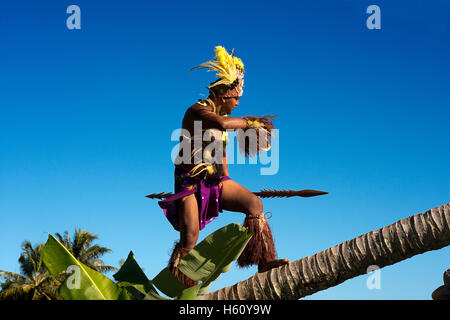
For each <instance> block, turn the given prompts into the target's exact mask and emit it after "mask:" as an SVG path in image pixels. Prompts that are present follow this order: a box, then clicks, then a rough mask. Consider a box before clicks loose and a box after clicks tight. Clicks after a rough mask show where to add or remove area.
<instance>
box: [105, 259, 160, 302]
mask: <svg viewBox="0 0 450 320" xmlns="http://www.w3.org/2000/svg"><path fill="white" fill-rule="evenodd" d="M113 277H114V279H116V280H117V281H121V282H120V283H119V285H121V286H123V287H124V288H125V289H126V290H127V291H128V292H129V293H130V294H131V297H132V299H133V300H138V299H145V298H146V296H147V295H148V297H147V298H152V299H151V300H168V299H166V298H164V297H162V296H160V295H159V294H158V291H156V289H155V287H154V286H153V284H152V282H151V281H150V280H148V278H147V276H146V275H145V273H144V271H143V270H142V268H141V267H140V266H139V264H138V263H137V261H136V260H135V259H134V254H133V251H130V253H129V254H128V257H127V260H125V262H124V263H123V265H122V267H121V268H120V270H119V271H117V272H116V273H115V274H114V275H113ZM164 293H165V292H164ZM147 300H148V299H147Z"/></svg>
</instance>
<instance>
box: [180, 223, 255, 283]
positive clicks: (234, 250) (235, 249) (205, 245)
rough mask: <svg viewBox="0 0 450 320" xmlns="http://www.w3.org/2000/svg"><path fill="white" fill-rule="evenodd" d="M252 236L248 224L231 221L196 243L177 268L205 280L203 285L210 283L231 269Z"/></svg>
mask: <svg viewBox="0 0 450 320" xmlns="http://www.w3.org/2000/svg"><path fill="white" fill-rule="evenodd" d="M252 236H253V233H248V232H247V228H245V227H243V226H241V225H240V224H238V223H231V224H229V225H227V226H225V227H223V228H221V229H219V230H217V231H215V232H213V233H212V234H210V235H209V236H207V237H206V238H205V239H204V240H203V241H202V242H200V243H199V244H198V245H196V246H195V247H194V248H193V249H192V250H191V251H190V252H189V253H188V254H187V255H186V256H185V257H184V258H183V259H182V260H181V261H180V263H179V265H178V269H180V270H181V272H183V273H184V274H185V275H187V276H188V277H189V278H191V279H192V280H195V281H202V285H201V287H203V288H204V287H207V286H209V284H210V283H211V282H212V281H214V280H216V279H217V278H219V276H220V274H221V273H224V272H227V271H228V270H229V269H230V267H231V265H232V263H233V261H234V260H236V259H237V258H239V256H240V255H241V253H242V251H243V250H244V248H245V246H246V245H247V243H248V241H249V240H250V238H251V237H252Z"/></svg>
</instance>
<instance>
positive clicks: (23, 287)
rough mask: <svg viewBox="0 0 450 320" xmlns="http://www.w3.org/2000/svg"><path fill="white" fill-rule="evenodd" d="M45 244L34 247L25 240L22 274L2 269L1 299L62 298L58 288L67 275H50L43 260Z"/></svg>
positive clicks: (21, 257)
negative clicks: (42, 253)
mask: <svg viewBox="0 0 450 320" xmlns="http://www.w3.org/2000/svg"><path fill="white" fill-rule="evenodd" d="M43 246H44V245H43V244H37V245H35V246H34V247H33V246H32V245H31V242H30V241H25V242H24V244H23V245H22V253H21V254H20V257H19V264H20V274H17V273H14V272H9V271H0V276H1V277H3V278H4V279H5V281H3V282H2V283H0V288H1V291H0V300H54V299H61V298H60V297H59V295H58V288H59V286H60V285H61V283H62V281H63V280H64V277H65V275H64V274H59V275H57V276H52V275H50V273H49V272H48V271H47V268H46V267H45V265H44V263H43V261H42V256H41V250H42V248H43Z"/></svg>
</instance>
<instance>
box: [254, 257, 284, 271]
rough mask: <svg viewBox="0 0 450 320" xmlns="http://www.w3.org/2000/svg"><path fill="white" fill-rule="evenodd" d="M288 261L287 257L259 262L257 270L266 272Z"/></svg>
mask: <svg viewBox="0 0 450 320" xmlns="http://www.w3.org/2000/svg"><path fill="white" fill-rule="evenodd" d="M288 263H290V261H289V259H277V260H272V261H269V262H265V263H261V264H259V265H258V272H260V273H262V272H266V271H269V270H270V269H273V268H278V267H281V266H284V265H285V264H288Z"/></svg>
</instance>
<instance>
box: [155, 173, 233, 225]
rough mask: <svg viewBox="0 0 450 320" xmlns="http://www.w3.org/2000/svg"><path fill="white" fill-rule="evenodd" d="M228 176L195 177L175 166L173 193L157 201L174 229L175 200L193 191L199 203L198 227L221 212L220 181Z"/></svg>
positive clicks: (175, 215)
mask: <svg viewBox="0 0 450 320" xmlns="http://www.w3.org/2000/svg"><path fill="white" fill-rule="evenodd" d="M229 179H230V177H228V176H222V177H220V178H214V179H201V180H199V179H195V178H192V177H191V176H190V175H189V174H188V173H187V172H184V171H183V170H181V169H178V168H175V194H174V195H173V196H171V197H169V198H166V199H164V200H162V201H158V204H159V206H160V207H161V209H162V210H163V212H164V214H165V215H166V217H167V219H168V220H169V222H170V223H171V224H172V226H173V227H174V229H175V230H177V231H180V230H179V225H178V214H177V202H176V201H175V200H178V199H182V198H183V197H186V196H189V195H191V194H193V193H195V196H196V198H197V203H198V205H199V208H198V209H199V210H198V211H199V216H198V218H199V228H200V230H202V229H203V228H204V227H205V226H206V225H207V224H208V223H210V222H211V221H213V220H214V219H215V218H217V216H218V215H219V212H222V189H223V186H222V182H223V181H226V180H229Z"/></svg>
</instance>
